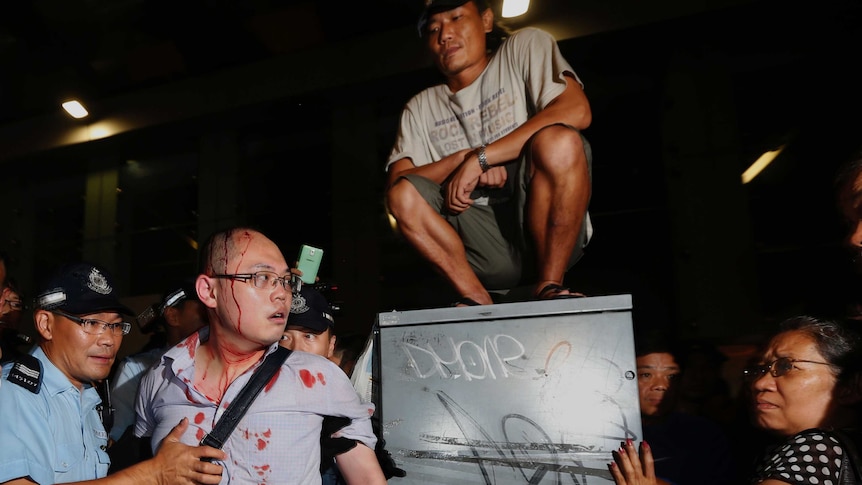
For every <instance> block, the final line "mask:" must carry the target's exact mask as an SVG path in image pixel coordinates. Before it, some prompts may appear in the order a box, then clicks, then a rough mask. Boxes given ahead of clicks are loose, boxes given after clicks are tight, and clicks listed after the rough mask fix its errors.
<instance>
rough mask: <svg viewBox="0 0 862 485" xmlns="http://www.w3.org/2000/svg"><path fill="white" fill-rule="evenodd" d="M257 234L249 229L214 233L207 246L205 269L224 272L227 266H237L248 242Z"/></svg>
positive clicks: (216, 272)
mask: <svg viewBox="0 0 862 485" xmlns="http://www.w3.org/2000/svg"><path fill="white" fill-rule="evenodd" d="M258 235H259V234H258V233H256V232H255V231H252V230H250V229H234V230H228V231H225V232H223V233H221V234H218V235H216V236H215V237H214V238H213V240H212V242H211V243H210V247H209V258H208V261H207V268H206V271H207V273H209V274H213V273H215V274H225V273H228V268H229V267H231V266H233V268H234V269H235V268H238V267H239V266H240V263H241V262H242V258H241V257H239V258H238V257H237V256H243V255H245V253H246V251H247V250H248V246H249V244H251V242H252V241H253V240H254V238H255V237H257V236H258Z"/></svg>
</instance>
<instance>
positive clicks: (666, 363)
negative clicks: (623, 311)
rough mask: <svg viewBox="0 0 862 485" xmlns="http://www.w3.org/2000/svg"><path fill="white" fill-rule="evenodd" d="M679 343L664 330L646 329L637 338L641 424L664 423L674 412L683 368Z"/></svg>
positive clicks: (636, 353) (636, 351) (636, 355)
mask: <svg viewBox="0 0 862 485" xmlns="http://www.w3.org/2000/svg"><path fill="white" fill-rule="evenodd" d="M678 355H679V352H678V350H677V346H676V343H675V342H674V341H673V340H672V339H671V338H670V337H669V336H668V335H667V334H666V333H664V332H663V331H661V330H645V331H642V332H640V333H639V334H638V335H636V338H635V362H636V365H637V376H638V395H639V401H640V408H641V421H642V422H643V423H644V424H652V423H655V422H659V421H661V420H662V419H663V418H664V417H665V416H667V415H668V414H669V413H670V412H671V411H673V410H674V408H675V405H676V399H677V396H678V392H679V389H678V388H679V379H680V375H681V374H682V368H681V367H680V363H679V361H678V360H677V356H678Z"/></svg>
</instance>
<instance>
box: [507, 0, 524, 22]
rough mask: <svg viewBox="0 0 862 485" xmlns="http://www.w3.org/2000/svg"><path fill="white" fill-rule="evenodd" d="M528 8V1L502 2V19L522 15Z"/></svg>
mask: <svg viewBox="0 0 862 485" xmlns="http://www.w3.org/2000/svg"><path fill="white" fill-rule="evenodd" d="M529 8H530V0H503V18H509V17H517V16H518V15H523V14H524V13H526V12H527V10H528V9H529Z"/></svg>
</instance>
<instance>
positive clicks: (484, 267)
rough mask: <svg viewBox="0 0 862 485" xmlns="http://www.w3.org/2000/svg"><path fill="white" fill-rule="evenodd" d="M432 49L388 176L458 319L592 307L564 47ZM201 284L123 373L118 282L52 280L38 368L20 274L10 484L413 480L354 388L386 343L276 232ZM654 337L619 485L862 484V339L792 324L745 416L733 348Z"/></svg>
mask: <svg viewBox="0 0 862 485" xmlns="http://www.w3.org/2000/svg"><path fill="white" fill-rule="evenodd" d="M418 33H419V36H420V37H421V38H422V41H423V43H424V45H425V47H426V48H427V51H428V53H429V55H430V56H431V59H432V60H433V62H434V64H435V66H436V67H437V69H438V70H439V72H440V73H441V74H442V76H443V82H442V83H441V84H438V85H434V86H431V87H429V88H427V89H425V90H423V91H421V92H420V93H418V94H417V95H416V96H415V97H413V98H412V99H410V100H409V101H408V102H407V104H406V105H405V107H404V109H403V111H402V114H401V118H400V122H399V123H400V124H399V129H398V134H397V137H396V140H395V142H394V144H393V147H392V150H391V152H390V154H389V157H388V159H387V160H386V164H385V170H386V177H387V185H386V204H387V209H388V210H389V212H390V213H391V214H392V215H393V217H394V218H395V220H396V221H397V226H398V229H399V231H400V232H401V234H402V235H403V236H404V239H405V240H406V241H407V243H408V244H409V245H410V246H411V247H412V248H413V249H415V250H416V251H417V252H418V254H420V255H421V256H422V257H423V258H424V259H425V260H427V262H428V263H429V264H430V265H431V267H433V268H434V269H435V270H437V271H438V272H439V273H440V274H441V275H442V276H443V278H444V279H445V281H446V282H447V283H448V284H449V285H450V286H451V288H452V290H453V291H454V292H455V293H457V298H456V301H455V302H454V303H453V305H455V306H474V305H487V304H492V303H495V301H497V299H498V297H499V295H500V294H503V293H505V292H506V291H509V290H511V289H512V288H515V287H527V288H529V291H528V293H529V294H530V298H531V299H534V300H547V299H561V298H580V297H583V296H584V295H583V294H582V293H580V292H579V291H576V290H573V289H571V288H569V286H567V283H566V282H565V281H564V278H565V275H566V273H567V271H568V270H569V269H570V268H571V267H572V266H573V265H574V264H575V263H576V262H577V261H578V260H579V258H580V257H581V256H582V255H583V253H584V250H585V248H586V246H587V244H588V243H589V241H590V239H591V236H592V225H591V222H590V217H589V211H588V206H589V201H590V198H591V176H592V175H591V166H592V151H591V148H590V144H589V142H588V141H587V139H586V137H585V136H584V134H583V130H585V129H587V128H588V127H589V126H590V123H591V112H590V106H589V102H588V100H587V97H586V95H585V93H584V85H583V83H582V81H581V79H580V78H579V77H578V75H577V74H576V73H575V71H574V69H573V68H572V66H571V65H570V63H569V62H568V61H567V60H566V59H564V58H563V57H562V55H561V53H560V50H559V48H558V46H557V45H556V42H555V41H554V39H553V37H551V36H550V35H549V34H548V33H546V32H543V31H541V30H539V29H535V28H525V29H522V30H519V31H516V32H509V31H507V30H506V29H504V28H502V27H501V26H500V24H499V23H498V22H497V21H496V19H495V17H494V13H493V11H492V9H491V8H489V5H488V4H487V2H486V1H485V0H429V1H428V2H426V6H425V8H424V10H423V12H422V15H421V17H420V19H419V23H418ZM835 190H836V193H837V194H838V196H839V197H838V202H839V208H840V211H841V213H842V214H843V215H844V216H845V218H846V219H847V221H848V222H849V223H850V224H851V229H850V231H849V237H848V242H849V243H850V246H851V247H853V248H855V250H856V251H857V252H858V251H862V158H859V159H857V160H854V161H852V162H851V163H849V164H848V165H846V167H845V168H844V170H843V171H842V172H841V173H840V174H839V176H838V177H837V178H836V186H835ZM200 263H201V264H200V266H199V268H198V274H196V275H180V276H181V277H183V278H185V279H182V280H181V281H179V282H178V283H176V284H174V285H171V286H170V287H168V288H166V291H165V292H164V294H163V295H162V298H161V300H160V301H158V302H157V303H155V304H154V305H153V306H152V307H150V308H148V309H147V311H145V312H144V313H141V314H138V315H137V323H138V324H139V325H141V328H142V330H143V331H144V332H148V333H152V334H153V339H152V340H151V342H150V343H149V344H148V345H147V347H146V348H144V349H141V351H140V352H137V353H134V354H132V355H130V356H126V357H124V358H123V359H122V360H119V361H118V360H117V355H118V352H119V348H120V344H121V342H122V339H123V336H124V335H126V334H128V333H129V331H130V329H131V328H132V323H130V322H129V320H132V318H133V317H135V316H136V315H135V313H134V312H132V310H131V309H130V308H128V307H127V306H126V305H124V304H123V303H121V301H120V295H119V293H118V291H117V288H116V283H115V280H114V278H113V276H112V275H111V274H110V272H109V271H108V269H107V268H104V267H102V266H100V265H98V264H93V263H91V262H87V261H72V262H68V263H66V264H64V265H62V266H60V267H58V268H57V269H56V270H55V271H54V272H53V273H51V274H50V275H47V278H46V279H45V280H44V281H42V282H41V283H40V285H39V286H38V289H37V291H36V292H35V293H34V295H35V298H34V299H33V303H32V316H33V326H34V329H35V332H36V334H37V337H36V342H35V345H31V344H33V342H29V341H28V339H29V337H27V335H25V334H23V333H22V332H21V331H20V328H19V324H20V322H21V319H22V315H23V310H25V309H29V308H27V303H28V302H27V300H26V299H25V294H24V292H23V291H22V289H21V288H20V287H19V286H18V284H17V283H16V280H15V279H14V278H12V277H11V276H9V275H8V274H7V273H8V271H9V268H8V258H7V257H6V255H5V254H3V253H0V290H2V291H0V329H2V332H3V333H2V339H0V343H2V347H0V352H2V354H0V358H2V362H3V363H4V365H3V367H2V380H0V415H2V416H7V417H8V416H14V419H3V420H0V442H2V443H16V444H17V445H16V446H4V450H3V452H2V453H0V483H8V484H31V483H40V484H47V483H69V482H90V481H96V482H101V483H106V484H109V483H136V484H139V483H143V484H147V483H153V484H190V483H204V484H216V483H221V484H226V483H232V482H239V483H251V482H254V483H279V484H316V483H323V484H325V485H336V484H339V485H340V484H370V485H374V484H383V483H385V482H386V481H387V480H389V479H392V478H398V477H403V476H405V471H404V470H403V469H401V468H399V467H398V465H397V463H396V461H397V460H393V457H392V456H391V455H390V454H389V453H388V452H387V451H386V449H385V442H384V440H383V437H382V433H381V429H380V428H381V427H380V423H379V422H377V421H376V416H375V406H374V403H372V402H367V401H363V400H362V399H361V398H360V396H359V395H358V394H357V392H356V390H355V389H354V387H353V386H352V384H351V382H350V379H349V377H350V374H351V372H352V369H353V365H354V364H355V362H356V360H357V358H358V357H359V353H360V352H361V351H362V348H363V344H364V342H365V340H366V338H367V336H365V335H351V336H348V335H343V336H340V335H338V334H337V333H336V331H335V316H334V312H333V310H332V307H331V305H330V304H329V302H327V300H326V298H325V296H324V295H322V294H321V293H320V292H318V291H317V290H315V289H314V288H313V287H312V286H311V285H304V286H303V285H302V284H301V283H300V282H299V281H298V280H297V278H296V276H297V273H296V270H295V268H291V267H290V265H289V264H288V262H287V261H286V259H285V257H284V255H283V253H282V249H281V248H279V246H278V245H277V243H276V242H275V241H273V240H271V239H270V238H269V237H267V235H266V234H264V233H263V232H261V231H260V230H257V229H255V228H253V227H246V226H236V227H231V228H227V229H223V230H219V231H216V232H214V233H213V234H211V235H210V236H209V237H208V239H207V240H206V241H205V242H204V243H203V244H202V245H201V249H200ZM635 330H636V332H635V335H636V341H635V350H636V365H637V376H638V388H639V397H640V399H639V406H640V413H641V421H642V429H643V436H641V437H639V438H640V442H639V443H637V442H635V441H634V440H627V441H626V442H624V443H621V446H620V448H619V450H616V451H615V452H614V454H613V461H612V462H611V463H609V465H608V466H609V470H610V473H611V476H612V477H613V480H614V482H615V483H617V484H618V485H653V484H672V485H694V484H697V485H713V484H714V485H723V484H728V485H732V484H737V483H740V484H741V483H752V484H753V483H762V484H765V485H776V484H779V485H780V484H803V483H805V484H839V483H842V484H843V483H862V482H860V470H859V468H858V467H857V464H855V463H854V461H853V457H854V456H856V455H855V453H854V452H853V451H854V450H855V448H856V447H857V446H862V442H860V440H859V433H858V432H857V425H858V418H859V411H860V410H859V402H860V396H862V388H860V386H862V374H860V370H862V369H860V366H862V355H860V352H862V347H860V343H862V340H860V336H859V333H858V329H857V328H855V326H854V325H853V324H852V322H850V321H849V320H848V321H847V322H845V321H843V320H841V321H839V320H835V319H828V318H821V317H818V316H809V315H798V316H794V317H791V318H788V319H787V320H785V321H784V322H782V323H781V325H780V327H779V328H778V329H777V330H776V332H775V334H774V335H773V336H772V337H771V339H770V340H768V341H767V342H764V346H763V349H762V351H761V352H760V353H759V354H758V355H757V356H756V358H755V359H754V360H753V361H752V362H751V363H750V365H749V366H747V367H746V368H745V371H744V380H743V382H744V384H743V386H742V389H741V390H740V392H739V393H738V395H737V396H733V395H732V393H731V392H730V390H729V388H728V386H727V383H726V382H724V381H723V379H722V378H721V376H720V373H719V372H717V371H718V370H719V369H720V368H721V365H722V364H723V362H725V361H726V357H725V356H723V355H722V354H721V352H719V351H718V350H717V349H716V348H714V347H711V346H710V345H709V344H708V343H705V342H693V343H692V342H688V343H684V342H677V341H675V339H674V336H673V335H672V334H669V333H667V332H659V331H655V329H651V328H649V322H640V321H635ZM683 344H686V345H683ZM283 349H288V352H285V351H284V350H283ZM285 353H286V354H287V356H286V358H285V360H284V361H283V362H282V363H278V368H277V369H278V370H277V372H276V373H275V374H274V375H273V376H272V377H271V378H269V380H268V381H267V382H266V385H265V386H264V387H263V389H262V390H261V391H260V392H259V394H257V395H256V396H255V397H254V400H253V402H252V404H251V405H249V406H248V407H247V408H245V409H244V410H243V411H245V414H243V415H242V417H241V418H240V419H241V423H242V426H241V428H242V432H236V433H233V434H231V435H229V437H228V438H227V439H226V440H224V441H223V442H221V443H217V444H216V445H215V446H210V445H205V444H203V443H204V442H207V443H211V441H207V440H206V439H207V438H208V437H209V436H211V434H212V433H213V431H214V429H216V427H217V425H220V421H221V418H222V417H223V416H224V414H225V413H227V412H228V410H231V411H233V409H231V408H230V405H231V403H233V402H235V401H238V400H239V397H240V396H241V394H242V391H243V390H244V389H245V387H246V385H248V384H249V383H250V382H253V381H254V377H255V376H256V375H257V372H258V371H259V370H261V369H262V368H264V367H265V364H267V363H268V362H272V359H274V358H276V357H277V356H282V357H283V356H284V354H285ZM741 377H742V376H741ZM109 384H110V385H109ZM737 403H743V404H744V406H741V407H739V408H737ZM737 409H744V411H745V412H744V413H741V412H740V413H737V412H736V411H737ZM749 420H750V421H749ZM749 423H751V424H749ZM758 448H759V449H758ZM756 455H762V457H761V458H760V459H759V461H756V460H755V457H756Z"/></svg>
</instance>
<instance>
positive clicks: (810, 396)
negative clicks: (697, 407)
mask: <svg viewBox="0 0 862 485" xmlns="http://www.w3.org/2000/svg"><path fill="white" fill-rule="evenodd" d="M859 353H860V337H859V334H858V333H857V332H856V331H855V330H852V329H850V328H849V327H847V326H845V325H844V324H840V323H838V322H834V321H830V320H822V319H818V318H814V317H810V316H798V317H793V318H790V319H787V320H785V321H783V322H782V323H781V324H780V327H779V331H778V333H777V334H776V335H775V336H773V337H772V338H771V339H770V341H769V343H768V344H767V346H766V348H765V349H764V352H763V354H762V356H761V359H760V361H759V364H757V365H754V366H751V367H747V368H746V369H745V370H744V372H743V374H744V378H745V381H746V383H747V385H748V386H749V391H750V396H751V411H752V421H753V423H754V424H755V425H756V426H758V427H759V428H761V429H763V430H766V431H768V432H770V433H771V434H774V435H776V436H777V437H779V438H780V442H779V443H778V444H777V445H775V446H772V447H770V448H769V449H768V450H767V451H766V453H764V455H763V456H762V458H761V459H760V460H759V461H758V464H757V466H756V467H755V471H754V474H753V476H752V477H751V480H750V481H749V483H751V484H762V485H781V484H792V485H797V484H798V485H801V484H806V485H810V484H818V485H830V484H831V485H839V484H848V483H849V484H853V483H862V482H860V481H859V476H858V475H856V476H854V474H855V473H856V472H855V471H854V469H853V466H852V462H851V460H850V459H849V458H848V454H850V453H849V452H850V451H851V450H852V449H855V448H857V447H860V446H862V440H860V439H859V435H858V434H857V430H856V426H857V424H858V418H859V409H858V405H859V401H860V387H862V377H860V366H862V357H860V355H859ZM703 452H704V453H709V449H708V447H704V450H703ZM610 469H611V474H612V475H613V477H614V482H615V483H616V484H617V485H652V484H655V483H657V482H656V479H655V471H654V464H653V457H652V453H651V452H650V449H649V445H648V444H647V443H641V445H640V447H639V449H636V448H635V445H634V444H633V443H631V442H628V443H624V444H623V446H621V447H620V450H618V451H617V452H615V454H614V462H613V463H612V464H611V465H610ZM860 472H862V470H860Z"/></svg>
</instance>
